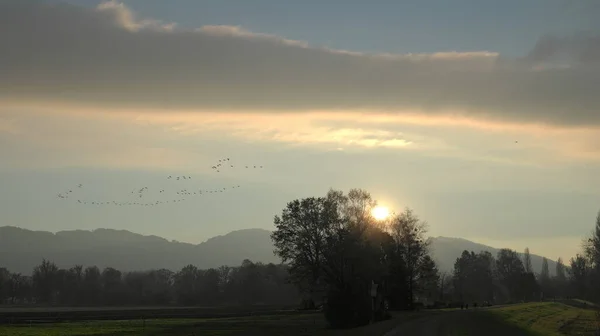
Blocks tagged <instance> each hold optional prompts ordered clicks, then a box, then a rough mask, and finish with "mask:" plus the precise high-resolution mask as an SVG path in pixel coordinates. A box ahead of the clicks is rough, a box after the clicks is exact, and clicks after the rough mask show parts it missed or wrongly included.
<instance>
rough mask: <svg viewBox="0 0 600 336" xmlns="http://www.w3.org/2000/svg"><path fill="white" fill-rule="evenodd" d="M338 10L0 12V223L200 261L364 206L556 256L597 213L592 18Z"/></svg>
mask: <svg viewBox="0 0 600 336" xmlns="http://www.w3.org/2000/svg"><path fill="white" fill-rule="evenodd" d="M340 4H341V2H338V1H325V0H321V1H313V0H307V1H294V2H292V1H276V0H253V1H242V0H238V1H233V0H220V1H216V0H212V1H208V0H206V1H200V0H199V1H192V0H172V1H168V2H167V1H159V0H147V1H141V0H130V1H91V0H81V1H75V0H72V1H58V0H18V1H15V0H0V45H2V49H3V52H2V53H0V73H2V76H0V158H1V159H0V186H1V188H0V212H1V213H2V219H3V223H2V225H13V226H18V227H23V228H27V229H32V230H47V231H52V232H56V231H60V230H74V229H85V230H90V229H95V228H115V229H126V230H130V231H133V232H137V233H141V234H153V235H158V236H162V237H165V238H167V239H173V240H178V241H185V242H192V243H199V242H202V241H204V240H206V239H208V238H210V237H212V236H215V235H220V234H225V233H227V232H230V231H232V230H239V229H244V228H265V229H272V228H273V217H274V216H275V215H277V214H280V213H281V210H282V209H283V208H284V207H285V205H286V203H287V202H289V201H291V200H293V199H296V198H303V197H310V196H321V195H324V194H325V193H326V192H327V190H328V189H329V188H335V189H341V190H344V191H348V190H349V189H350V188H363V189H366V190H368V191H369V192H371V194H372V195H373V197H374V198H375V199H377V200H378V201H379V203H380V204H382V205H384V206H386V207H389V208H390V209H392V210H396V211H401V210H402V209H403V208H405V207H410V208H412V209H414V210H415V212H416V213H417V214H418V215H419V216H420V217H421V218H422V219H423V220H425V221H427V222H428V225H429V234H430V235H431V236H449V237H462V238H465V239H470V240H474V241H476V242H479V243H483V244H488V245H491V246H494V247H509V248H513V249H516V250H519V251H521V250H523V249H524V248H525V247H529V248H530V250H531V251H532V253H534V254H539V255H544V256H547V257H549V258H552V259H556V258H558V257H562V258H563V259H569V258H570V257H572V256H574V255H575V254H576V253H577V252H578V251H579V249H580V242H581V239H582V238H584V237H585V236H586V235H588V234H589V233H590V231H591V230H592V228H593V225H594V220H595V216H596V214H597V212H598V210H600V188H599V186H600V174H598V171H600V95H599V94H598V93H599V92H598V88H599V87H600V21H599V20H594V18H597V17H600V2H598V1H595V0H589V1H586V0H579V1H575V0H572V1H559V0H527V1H523V0H519V1H516V0H508V1H502V2H498V1H481V0H457V1H452V2H449V1H443V0H437V1H433V0H427V1H424V0H420V1H383V0H381V1H370V2H366V1H345V2H344V5H343V6H341V5H340ZM225 158H229V159H230V161H227V164H226V165H229V166H231V165H234V167H233V168H231V167H226V166H225V167H220V171H219V172H218V173H217V172H216V171H215V169H213V168H211V167H212V166H214V165H217V164H218V163H219V160H220V159H221V160H222V159H225ZM255 165H256V166H257V168H256V169H254V168H253V167H254V166H255ZM245 166H249V167H250V168H248V169H246V168H245ZM260 166H263V168H260ZM168 176H190V177H192V178H191V179H185V180H183V179H180V180H179V181H177V180H176V179H174V178H173V179H168ZM79 184H82V187H81V188H80V187H79V186H78V185H79ZM238 185H239V186H240V187H239V188H231V187H233V186H238ZM144 187H147V189H145V191H144V192H143V193H144V194H143V197H142V198H139V193H138V191H139V189H141V188H144ZM220 188H227V189H226V191H224V192H219V193H206V192H204V194H203V195H196V196H194V195H187V196H175V194H174V193H175V192H176V191H180V190H183V189H187V190H188V191H192V192H193V191H196V192H199V191H200V190H216V189H220ZM69 190H72V193H70V194H69V193H68V191H69ZM160 190H165V192H164V193H160ZM58 194H61V195H69V198H59V197H58ZM167 194H168V195H167ZM170 195H174V196H170ZM177 197H184V198H186V200H185V201H181V202H175V203H168V204H162V203H161V204H159V205H157V206H115V205H114V204H113V203H111V204H109V205H101V206H97V205H91V204H83V203H78V202H77V201H78V200H82V201H84V202H89V203H91V202H92V201H93V202H113V201H114V202H118V203H121V202H142V203H144V202H151V201H152V202H155V201H160V202H164V201H166V200H170V199H175V198H177ZM142 200H143V201H142Z"/></svg>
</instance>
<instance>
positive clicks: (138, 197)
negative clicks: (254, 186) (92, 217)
mask: <svg viewBox="0 0 600 336" xmlns="http://www.w3.org/2000/svg"><path fill="white" fill-rule="evenodd" d="M236 167H237V166H236V165H234V164H232V162H231V160H230V158H224V159H219V161H218V162H216V163H215V164H214V165H213V166H211V169H212V170H213V171H215V172H217V173H219V172H221V171H223V170H225V169H234V168H236ZM239 167H241V168H243V169H263V166H262V165H241V166H239ZM166 180H170V181H190V180H192V176H189V175H181V176H175V175H169V176H167V177H166ZM238 188H240V185H233V186H228V187H222V188H218V189H193V188H191V187H190V188H183V189H179V190H176V191H174V192H173V191H170V190H167V189H164V188H156V189H154V188H152V189H151V188H149V187H147V186H144V187H141V188H136V189H134V190H131V192H130V194H129V195H128V200H125V201H116V200H110V201H106V200H103V201H99V200H90V199H84V198H82V197H81V196H78V195H79V192H75V191H76V190H82V189H85V188H84V185H83V184H81V183H80V184H78V185H76V187H74V188H71V189H68V190H65V191H63V192H61V193H59V194H58V195H57V197H58V198H59V199H62V200H74V202H76V203H77V204H82V205H92V206H106V205H108V206H119V207H122V206H142V207H153V206H159V205H162V204H170V203H179V202H183V201H186V200H188V199H190V198H191V197H194V196H196V197H197V196H201V195H208V194H217V193H224V192H228V191H232V190H235V189H238ZM151 190H152V191H154V193H152V192H151ZM153 196H154V198H152V197H153Z"/></svg>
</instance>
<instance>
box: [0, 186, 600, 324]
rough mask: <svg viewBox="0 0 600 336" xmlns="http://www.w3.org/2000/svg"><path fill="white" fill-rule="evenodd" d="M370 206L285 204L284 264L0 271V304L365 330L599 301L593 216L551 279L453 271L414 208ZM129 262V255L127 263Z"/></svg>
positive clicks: (349, 200)
mask: <svg viewBox="0 0 600 336" xmlns="http://www.w3.org/2000/svg"><path fill="white" fill-rule="evenodd" d="M375 206H376V202H375V201H374V200H373V199H372V198H371V195H370V194H369V193H368V192H366V191H364V190H361V189H352V190H350V191H349V192H348V194H344V193H343V192H341V191H336V190H330V191H329V192H328V193H327V195H326V196H324V197H310V198H305V199H300V200H294V201H292V202H289V203H288V204H287V206H286V207H285V208H284V209H283V211H282V213H281V214H280V215H278V216H275V219H274V224H275V228H276V229H275V231H273V233H272V234H271V238H272V241H273V244H274V249H275V251H274V252H275V254H276V255H277V256H278V257H279V258H281V259H282V260H283V264H272V263H271V264H262V263H253V262H251V261H250V260H245V261H243V263H242V265H241V266H239V267H227V266H222V267H219V268H209V269H204V270H202V269H198V268H196V267H195V266H193V265H188V266H185V267H183V269H181V270H180V271H178V272H171V271H169V270H165V269H160V270H150V271H146V272H121V271H119V270H117V269H114V268H110V267H107V268H105V269H103V270H100V269H99V268H98V267H95V266H90V267H87V268H84V267H83V266H74V267H72V268H69V269H61V268H59V267H57V266H56V265H55V264H54V263H53V262H51V261H48V260H44V261H42V263H41V264H40V265H39V266H37V267H35V269H34V270H33V273H32V275H31V276H23V275H21V274H15V273H10V272H9V271H8V270H6V269H0V301H1V302H3V303H6V304H14V303H27V302H36V303H44V304H61V305H171V304H176V305H185V306H190V305H202V306H216V305H236V304H239V305H252V304H269V305H289V304H297V305H299V306H300V305H303V306H304V307H305V308H314V307H315V306H318V305H320V304H321V303H326V304H325V306H324V308H325V309H324V312H325V316H326V318H327V320H328V321H329V323H330V324H331V325H332V326H334V327H350V326H356V325H362V324H367V323H369V322H370V321H373V319H382V318H385V316H386V311H387V307H389V308H391V309H396V310H400V309H415V308H419V307H422V306H428V307H448V306H459V307H460V306H463V305H467V304H468V305H471V306H475V305H487V304H500V303H510V302H522V301H540V300H548V299H553V298H565V297H573V298H579V299H585V300H589V301H596V302H598V301H600V286H598V284H599V283H600V213H599V214H598V217H597V220H596V225H595V231H594V233H593V234H592V236H591V237H590V238H589V239H586V240H585V244H584V249H583V251H582V252H581V254H579V255H577V256H576V257H575V258H572V259H571V260H570V262H569V265H568V266H566V265H565V264H564V263H563V261H562V260H560V259H559V260H558V261H557V263H556V264H555V265H556V266H555V270H554V272H551V270H550V269H549V265H548V261H547V260H546V259H544V260H543V261H542V267H541V270H540V272H539V273H538V272H536V271H535V270H534V268H533V266H532V258H531V255H530V254H529V251H528V250H527V249H526V250H525V253H523V254H519V253H517V252H516V251H512V250H509V249H501V250H499V251H498V252H497V254H496V255H493V254H492V253H490V252H489V251H479V252H477V253H476V252H474V251H467V250H465V251H464V252H463V253H462V254H461V256H460V257H459V258H457V259H456V260H455V262H454V267H453V271H452V272H451V273H445V272H440V271H439V270H438V266H437V265H436V263H435V261H434V259H433V258H432V257H431V251H430V248H429V244H430V242H431V240H430V239H428V237H427V236H426V234H427V226H426V224H425V223H424V222H423V221H422V220H421V219H419V217H418V216H417V215H416V214H415V213H414V212H413V211H412V210H410V209H406V210H404V211H403V212H402V213H400V214H394V215H392V216H390V217H389V218H387V219H384V220H381V219H380V220H377V219H375V218H374V216H373V214H372V209H373V208H374V207H375ZM123 257H124V258H125V257H126V256H123Z"/></svg>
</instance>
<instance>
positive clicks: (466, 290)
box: [453, 251, 494, 303]
mask: <svg viewBox="0 0 600 336" xmlns="http://www.w3.org/2000/svg"><path fill="white" fill-rule="evenodd" d="M493 264H494V257H493V256H492V254H491V253H489V252H485V251H484V252H480V253H479V254H475V253H474V252H472V251H471V252H469V251H463V253H462V254H461V256H460V258H457V259H456V262H455V263H454V273H453V282H454V288H455V295H456V299H458V300H459V301H461V302H480V303H483V302H484V301H488V302H491V301H493V298H494V278H493V268H494V267H493Z"/></svg>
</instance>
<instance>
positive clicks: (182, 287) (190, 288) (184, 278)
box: [174, 265, 199, 306]
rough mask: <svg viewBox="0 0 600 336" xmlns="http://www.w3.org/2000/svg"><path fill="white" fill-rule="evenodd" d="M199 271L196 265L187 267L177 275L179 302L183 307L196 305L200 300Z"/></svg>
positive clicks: (176, 284)
mask: <svg viewBox="0 0 600 336" xmlns="http://www.w3.org/2000/svg"><path fill="white" fill-rule="evenodd" d="M198 278H199V271H198V268H197V267H196V266H194V265H187V266H185V267H184V268H182V269H181V271H179V272H177V274H175V282H174V286H175V293H176V295H177V301H178V302H179V303H181V304H183V305H186V306H187V305H193V304H196V302H197V299H198Z"/></svg>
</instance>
